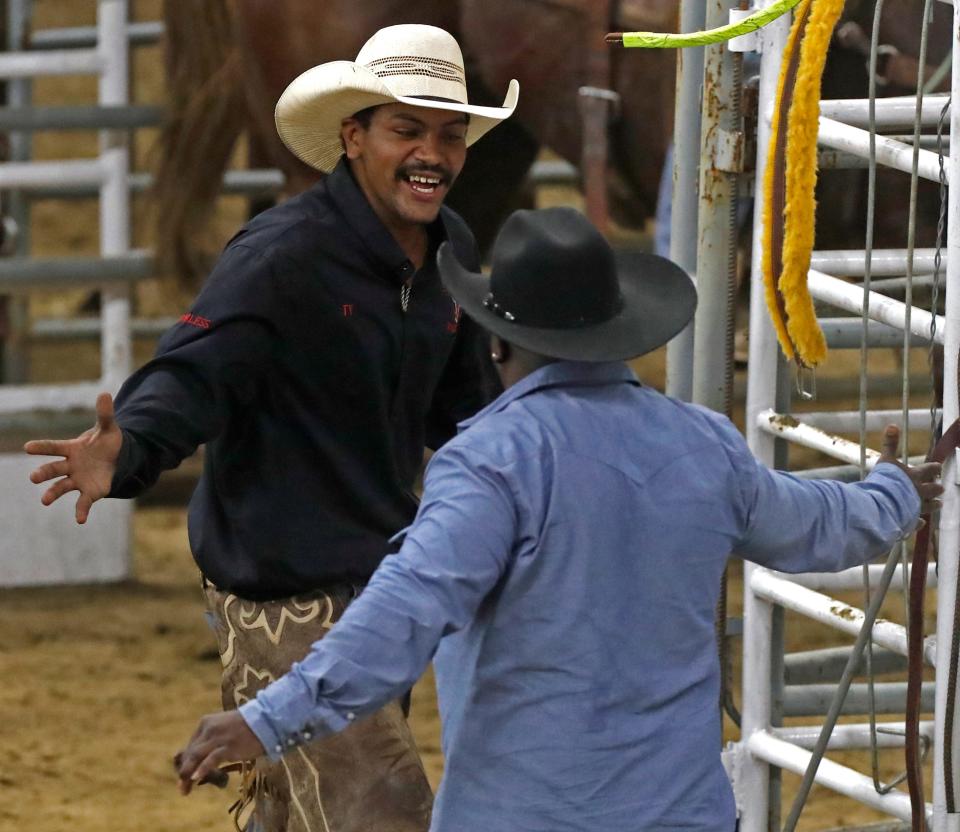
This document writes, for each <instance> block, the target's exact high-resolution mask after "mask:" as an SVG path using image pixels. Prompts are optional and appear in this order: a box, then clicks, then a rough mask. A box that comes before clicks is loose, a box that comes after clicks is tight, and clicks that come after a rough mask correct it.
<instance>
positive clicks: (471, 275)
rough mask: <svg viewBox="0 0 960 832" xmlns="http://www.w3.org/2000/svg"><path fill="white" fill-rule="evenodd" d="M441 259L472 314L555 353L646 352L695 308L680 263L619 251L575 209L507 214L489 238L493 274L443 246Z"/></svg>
mask: <svg viewBox="0 0 960 832" xmlns="http://www.w3.org/2000/svg"><path fill="white" fill-rule="evenodd" d="M437 261H438V264H439V268H440V275H441V277H442V279H443V283H444V285H445V286H446V287H447V290H448V291H449V292H450V294H451V295H452V296H453V298H454V300H456V301H457V303H459V304H460V306H461V307H463V311H464V312H466V313H467V314H468V315H469V316H470V317H471V318H473V320H474V321H476V322H477V323H478V324H479V325H480V326H482V327H483V328H484V329H487V330H488V331H490V332H492V333H494V334H496V335H499V336H500V337H501V338H504V339H505V340H507V341H509V342H510V343H512V344H516V345H517V346H519V347H523V348H524V349H528V350H530V351H532V352H535V353H538V354H540V355H547V356H551V357H553V358H564V359H569V360H573V361H618V360H624V359H627V358H633V357H635V356H638V355H643V354H644V353H646V352H650V350H654V349H656V348H657V347H659V346H661V345H663V344H665V343H666V342H667V341H669V340H670V339H671V338H672V337H673V336H674V335H676V334H677V333H678V332H680V330H681V329H683V327H684V326H685V325H686V324H687V323H688V322H689V320H690V319H691V318H692V317H693V313H694V310H695V309H696V306H697V292H696V289H695V288H694V285H693V281H692V280H691V279H690V277H689V276H688V275H687V273H686V272H684V271H683V269H681V268H680V267H679V266H677V265H675V264H674V263H672V262H670V261H669V260H667V259H665V258H663V257H657V256H656V255H653V254H641V253H631V254H629V255H624V256H616V255H615V254H614V252H613V249H611V248H610V246H609V244H608V243H607V241H606V240H605V239H604V238H603V235H601V234H600V232H599V231H597V230H596V228H594V227H593V225H592V224H591V223H590V221H589V220H588V219H587V218H586V217H585V216H583V214H581V213H580V212H578V211H576V210H574V209H572V208H546V209H543V210H540V211H516V212H515V213H513V214H511V215H510V216H509V217H508V218H507V221H506V222H505V223H504V225H503V228H502V229H501V230H500V233H499V234H498V235H497V239H496V242H495V243H494V246H493V255H492V261H491V273H490V276H489V277H487V276H486V275H484V274H478V273H475V272H471V271H469V270H468V269H465V268H464V267H463V266H462V265H461V264H460V262H459V261H458V260H457V258H456V256H455V255H454V253H453V250H452V249H451V248H450V246H449V245H448V244H447V243H444V244H443V245H442V246H441V247H440V251H439V253H438V255H437Z"/></svg>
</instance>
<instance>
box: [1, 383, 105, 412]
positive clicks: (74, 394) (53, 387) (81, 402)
mask: <svg viewBox="0 0 960 832" xmlns="http://www.w3.org/2000/svg"><path fill="white" fill-rule="evenodd" d="M110 387H111V385H109V384H106V383H105V382H103V381H81V382H77V383H75V384H17V385H12V384H10V385H3V386H2V387H0V391H2V393H3V395H2V396H0V414H14V413H23V412H24V411H30V410H47V411H53V412H58V413H63V412H65V411H68V410H83V411H87V410H89V409H90V403H91V402H94V401H96V398H97V395H98V394H99V393H102V392H103V391H104V390H109V389H110Z"/></svg>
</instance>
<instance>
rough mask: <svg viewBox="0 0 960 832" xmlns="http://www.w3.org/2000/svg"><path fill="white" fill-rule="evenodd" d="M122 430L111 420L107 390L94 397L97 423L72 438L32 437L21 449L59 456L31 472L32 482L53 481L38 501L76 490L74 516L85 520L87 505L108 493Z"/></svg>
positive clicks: (111, 411) (109, 397)
mask: <svg viewBox="0 0 960 832" xmlns="http://www.w3.org/2000/svg"><path fill="white" fill-rule="evenodd" d="M122 444H123V433H122V432H121V430H120V428H119V426H118V425H117V423H116V422H115V421H114V419H113V398H112V397H111V396H110V394H109V393H101V394H100V395H99V396H97V423H96V425H94V426H93V427H92V428H90V430H88V431H84V432H83V433H81V434H80V435H79V436H78V437H76V438H75V439H34V440H32V441H30V442H27V444H26V445H24V446H23V449H24V450H25V451H26V452H27V453H28V454H38V455H41V456H59V457H62V459H59V460H56V461H55V462H48V463H46V464H45V465H41V466H40V467H39V468H37V469H36V470H35V471H34V472H33V473H32V474H30V481H31V482H35V483H42V482H48V481H49V480H56V482H54V483H53V485H51V486H50V487H49V488H48V489H47V490H46V491H45V492H44V493H43V497H42V498H41V502H42V503H43V504H44V505H45V506H48V505H50V504H51V503H53V502H55V501H56V500H58V499H59V498H60V497H62V496H63V495H64V494H67V493H69V492H71V491H79V492H80V496H79V498H77V508H76V518H77V522H78V523H86V522H87V517H88V516H89V514H90V507H91V506H92V505H93V504H94V503H95V502H96V501H97V500H99V499H100V498H101V497H106V496H107V494H109V493H110V484H111V482H112V480H113V472H114V470H115V469H116V465H117V457H118V456H119V455H120V446H121V445H122Z"/></svg>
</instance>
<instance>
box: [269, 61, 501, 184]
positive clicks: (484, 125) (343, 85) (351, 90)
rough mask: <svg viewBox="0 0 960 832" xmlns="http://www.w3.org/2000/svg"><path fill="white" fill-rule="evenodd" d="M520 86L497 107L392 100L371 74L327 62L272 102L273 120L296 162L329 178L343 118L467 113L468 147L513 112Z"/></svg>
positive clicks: (404, 98)
mask: <svg viewBox="0 0 960 832" xmlns="http://www.w3.org/2000/svg"><path fill="white" fill-rule="evenodd" d="M519 97H520V85H519V84H518V83H517V81H516V80H513V81H511V82H510V85H509V87H508V88H507V95H506V97H505V98H504V100H503V106H502V107H480V106H477V105H473V104H461V103H459V102H456V101H435V100H433V99H427V98H415V97H410V96H398V95H394V94H393V93H392V92H391V91H390V89H389V88H388V87H387V86H386V85H385V84H384V83H383V81H381V80H380V78H378V77H377V76H376V75H375V74H374V73H373V72H371V71H370V70H369V69H367V68H366V67H365V66H361V65H360V64H356V63H353V62H352V61H332V62H330V63H326V64H321V65H320V66H315V67H313V68H312V69H308V70H307V71H306V72H304V73H303V74H302V75H299V76H298V77H297V78H295V79H294V80H293V81H292V82H291V83H290V85H289V86H288V87H287V89H286V90H285V91H284V93H283V95H281V96H280V100H279V101H278V102H277V107H276V111H275V113H274V117H275V120H276V124H277V132H278V133H279V134H280V138H281V139H282V140H283V143H284V144H285V145H286V146H287V147H288V148H289V149H290V151H291V152H292V153H293V154H294V155H295V156H297V157H298V158H299V159H301V160H303V161H304V162H306V163H307V164H308V165H310V166H311V167H314V168H317V169H318V170H320V171H322V172H323V173H330V171H332V170H333V169H334V168H335V167H336V166H337V162H338V161H339V159H340V157H341V156H342V155H343V142H342V141H341V139H340V127H341V125H342V123H343V120H344V119H345V118H349V117H350V116H352V115H353V114H354V113H358V112H360V110H365V109H366V108H367V107H375V106H378V105H380V104H396V103H401V104H409V105H411V106H414V107H426V108H430V109H436V110H450V111H452V112H457V113H468V114H469V115H470V124H469V125H468V126H467V135H466V142H467V146H469V145H471V144H473V143H474V142H475V141H477V139H479V138H480V137H481V136H483V135H484V134H485V133H487V132H488V131H489V130H491V129H492V128H494V127H496V126H497V125H498V124H499V123H500V122H501V121H503V120H504V119H505V118H509V117H510V116H511V115H512V114H513V111H514V110H515V109H516V106H517V100H518V99H519Z"/></svg>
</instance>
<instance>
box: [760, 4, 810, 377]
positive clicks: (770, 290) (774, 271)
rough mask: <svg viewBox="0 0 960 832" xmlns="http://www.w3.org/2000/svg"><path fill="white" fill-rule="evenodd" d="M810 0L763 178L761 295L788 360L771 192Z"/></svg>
mask: <svg viewBox="0 0 960 832" xmlns="http://www.w3.org/2000/svg"><path fill="white" fill-rule="evenodd" d="M812 2H813V0H803V2H802V3H801V5H800V7H799V8H798V9H797V16H796V18H795V20H794V22H793V26H792V28H791V29H790V35H789V37H788V38H787V43H786V46H785V47H784V51H783V60H782V62H781V64H780V79H779V81H778V82H777V97H776V104H775V106H774V109H773V119H772V120H771V125H770V145H769V150H768V153H767V158H768V160H769V161H768V163H767V169H766V173H765V175H764V181H763V193H764V198H763V284H764V294H765V296H766V300H767V309H768V310H769V312H770V318H771V320H772V321H773V328H774V330H775V331H776V333H777V340H779V342H780V347H781V349H782V350H783V354H784V355H785V356H786V357H787V360H789V361H792V360H793V359H794V358H796V350H795V349H794V346H793V341H792V340H791V339H790V334H789V332H788V331H787V320H786V312H785V310H784V309H783V308H782V305H781V303H782V301H781V298H780V296H779V291H778V283H779V280H780V274H781V258H782V255H783V251H782V248H781V247H780V246H777V245H775V244H774V239H773V237H774V228H775V227H777V228H780V227H781V226H780V223H782V221H783V217H782V216H778V215H777V212H776V208H775V203H774V194H775V192H776V189H777V186H778V180H779V186H780V188H783V189H785V188H786V183H785V182H784V181H782V180H783V177H784V170H783V167H782V165H781V164H780V162H779V156H780V155H782V153H778V146H779V145H780V143H781V141H785V139H786V137H785V135H784V133H785V129H786V125H785V122H786V120H787V119H786V114H785V112H784V109H785V108H786V107H787V104H788V102H789V100H790V96H791V95H792V93H793V87H792V79H791V77H790V76H791V69H792V68H793V67H794V65H795V62H796V61H797V60H798V58H797V55H798V52H799V47H800V39H801V36H802V34H803V30H804V26H805V23H806V19H807V15H808V14H809V12H810V5H811V3H812Z"/></svg>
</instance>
